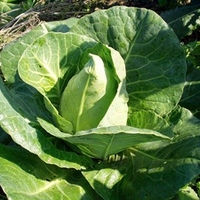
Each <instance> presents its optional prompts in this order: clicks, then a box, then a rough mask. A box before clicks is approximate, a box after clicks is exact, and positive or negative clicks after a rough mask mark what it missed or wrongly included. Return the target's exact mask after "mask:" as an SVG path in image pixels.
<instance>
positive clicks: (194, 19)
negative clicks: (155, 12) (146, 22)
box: [161, 2, 200, 40]
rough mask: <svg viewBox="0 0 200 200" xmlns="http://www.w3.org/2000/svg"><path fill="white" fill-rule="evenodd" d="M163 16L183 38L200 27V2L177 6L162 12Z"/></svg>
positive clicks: (178, 35) (179, 36)
mask: <svg viewBox="0 0 200 200" xmlns="http://www.w3.org/2000/svg"><path fill="white" fill-rule="evenodd" d="M161 17H162V18H163V19H164V20H165V21H166V22H167V23H168V24H169V25H170V26H171V28H172V29H173V30H174V32H175V33H176V35H177V37H178V38H179V39H180V40H181V39H183V38H184V37H185V36H188V35H191V34H192V32H193V31H194V30H196V29H199V28H200V3H199V2H197V3H195V4H192V5H188V6H182V7H177V8H175V9H171V10H168V11H166V12H163V13H161Z"/></svg>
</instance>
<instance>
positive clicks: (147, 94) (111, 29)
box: [70, 6, 186, 116]
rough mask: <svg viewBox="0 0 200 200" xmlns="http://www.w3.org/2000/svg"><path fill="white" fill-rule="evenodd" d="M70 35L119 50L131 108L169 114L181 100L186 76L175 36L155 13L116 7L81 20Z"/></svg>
mask: <svg viewBox="0 0 200 200" xmlns="http://www.w3.org/2000/svg"><path fill="white" fill-rule="evenodd" d="M70 32H74V33H79V34H82V35H87V36H89V37H90V38H94V39H95V40H96V41H100V42H102V43H103V44H107V45H108V46H110V47H112V48H114V49H115V50H117V51H118V52H119V53H120V54H121V55H122V57H123V59H124V61H125V64H126V72H127V77H126V78H127V79H126V80H127V85H126V87H127V91H128V93H129V108H130V109H131V110H133V111H135V110H141V109H145V110H153V111H154V112H155V113H157V114H159V115H160V116H164V115H166V114H168V113H169V112H170V111H171V110H172V109H173V108H174V106H175V105H176V104H177V102H178V101H179V100H180V97H181V95H182V90H183V84H184V80H185V73H186V62H185V58H184V52H183V49H182V47H181V45H180V42H179V40H178V39H177V37H176V35H175V33H174V32H173V31H172V30H171V29H170V28H169V26H168V25H167V24H166V23H165V21H164V20H163V19H162V18H161V17H160V16H158V15H157V14H156V13H155V12H153V11H150V10H146V9H138V8H128V7H123V6H120V7H113V8H110V9H108V10H101V11H98V12H95V13H93V14H91V15H87V16H84V17H82V18H81V19H80V20H79V21H78V22H77V23H76V25H75V26H72V28H71V29H70Z"/></svg>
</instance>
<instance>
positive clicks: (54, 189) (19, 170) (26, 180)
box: [0, 144, 101, 200]
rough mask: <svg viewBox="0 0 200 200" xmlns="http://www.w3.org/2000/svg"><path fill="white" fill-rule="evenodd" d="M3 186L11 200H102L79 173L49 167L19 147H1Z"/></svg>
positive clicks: (0, 173) (0, 170)
mask: <svg viewBox="0 0 200 200" xmlns="http://www.w3.org/2000/svg"><path fill="white" fill-rule="evenodd" d="M0 152H1V154H0V165H1V168H0V185H1V187H2V188H3V190H4V192H5V193H6V194H7V197H8V199H13V200H22V199H33V200H40V199H48V200H54V199H66V200H72V199H73V200H79V199H82V198H86V199H88V200H93V199H101V198H100V197H99V196H98V195H97V194H96V193H95V191H93V189H91V187H90V185H89V184H88V183H87V181H86V180H85V179H84V177H82V175H81V173H80V172H79V171H75V170H73V169H62V168H59V167H57V166H55V165H48V164H46V163H44V162H43V161H41V160H40V159H39V158H38V157H37V156H36V155H33V154H31V153H29V152H28V151H25V150H24V149H21V148H19V147H8V146H7V147H6V146H3V145H2V144H0Z"/></svg>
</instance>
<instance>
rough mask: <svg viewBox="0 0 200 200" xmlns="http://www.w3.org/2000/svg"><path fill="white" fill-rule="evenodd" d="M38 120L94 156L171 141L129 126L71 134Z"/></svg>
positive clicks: (104, 156) (81, 150)
mask: <svg viewBox="0 0 200 200" xmlns="http://www.w3.org/2000/svg"><path fill="white" fill-rule="evenodd" d="M38 121H39V123H40V124H41V126H42V127H43V128H44V129H45V130H46V131H47V132H48V133H50V134H51V135H53V136H55V137H58V138H60V139H62V140H65V141H67V142H69V143H71V144H73V145H74V146H75V147H77V148H78V152H79V151H80V152H81V153H83V154H85V155H87V156H89V157H92V158H100V159H106V158H107V157H108V156H109V155H112V154H116V153H119V152H121V151H123V150H125V149H126V148H128V147H132V146H137V145H140V144H143V143H148V144H149V143H150V142H152V145H154V147H156V148H157V145H158V146H159V145H160V144H161V145H166V144H168V143H169V142H170V138H169V137H167V136H164V135H162V134H160V133H158V132H155V131H151V130H147V129H137V128H133V127H128V126H110V127H101V128H95V129H90V130H86V131H79V132H77V133H76V134H75V135H73V136H71V135H70V134H66V133H63V132H61V131H59V129H57V128H56V127H54V126H53V125H52V124H50V123H48V122H47V121H44V120H42V119H38ZM157 142H158V143H157ZM154 143H155V144H154ZM72 147H73V146H72ZM75 149H76V148H75ZM76 150H77V149H76Z"/></svg>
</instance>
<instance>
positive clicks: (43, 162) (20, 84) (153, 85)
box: [0, 7, 200, 200]
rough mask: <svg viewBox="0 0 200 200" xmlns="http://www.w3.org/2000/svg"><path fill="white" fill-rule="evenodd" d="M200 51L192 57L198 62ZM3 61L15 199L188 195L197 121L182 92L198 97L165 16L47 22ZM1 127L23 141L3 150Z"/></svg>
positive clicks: (3, 118) (199, 139) (131, 12)
mask: <svg viewBox="0 0 200 200" xmlns="http://www.w3.org/2000/svg"><path fill="white" fill-rule="evenodd" d="M198 48H199V44H198V43H196V44H195V45H194V46H193V47H192V50H190V51H189V53H188V54H187V62H189V60H191V61H192V64H193V67H194V66H196V63H198V61H197V60H198V59H197V60H196V58H197V57H198V56H199V54H198V53H196V52H198ZM187 49H189V47H188V48H187ZM13 55H15V56H13ZM0 61H1V69H2V72H3V75H4V78H5V80H4V81H3V80H1V81H0V88H1V90H0V105H1V110H0V125H1V128H2V130H1V133H2V140H0V141H1V144H0V152H1V153H0V164H1V165H2V166H3V167H2V168H1V170H0V184H1V186H2V188H3V190H4V191H5V193H6V195H7V197H8V198H12V199H14V200H15V199H16V200H17V199H20V200H21V199H27V198H31V199H70V200H71V199H72V200H74V199H105V200H110V199H115V200H116V199H127V200H129V199H136V200H141V199H142V200H146V199H150V200H157V199H158V200H162V199H163V200H164V199H172V198H176V197H177V196H178V198H179V199H184V198H190V197H186V196H187V195H186V193H185V191H186V190H189V189H190V191H192V190H191V188H190V183H191V182H192V181H193V180H194V179H195V178H197V177H198V175H199V174H200V168H199V166H200V154H199V151H200V121H199V119H198V118H196V117H195V116H194V115H193V114H192V112H191V111H190V110H189V109H190V108H189V107H188V108H189V109H187V108H184V107H187V106H186V104H187V103H185V102H186V101H185V99H187V98H184V94H185V95H186V96H187V97H188V96H191V98H192V96H193V95H194V96H195V95H196V96H195V97H194V98H192V100H193V101H194V104H195V105H198V102H199V94H198V93H193V91H192V90H191V91H190V92H191V93H189V94H188V93H187V91H186V87H185V85H186V83H187V79H188V77H189V76H191V74H190V73H189V72H188V70H187V65H186V59H185V54H184V49H183V48H182V46H181V44H180V42H179V40H178V38H177V36H176V35H175V33H174V32H173V31H172V29H171V28H169V26H168V24H167V23H166V22H165V21H164V20H163V19H162V18H161V17H160V16H159V15H157V14H156V13H154V12H153V11H150V10H146V9H139V8H128V7H113V8H111V9H108V10H101V11H97V12H94V13H92V14H90V15H86V16H84V17H82V18H81V19H70V20H66V21H61V22H53V23H44V24H42V25H40V26H38V27H37V28H35V29H34V30H32V31H31V32H29V33H28V34H26V35H25V36H23V37H22V38H20V39H18V40H17V41H15V42H13V43H10V44H8V45H7V46H6V47H5V48H4V50H3V51H2V52H1V53H0ZM194 63H195V64H194ZM197 69H198V68H197ZM193 75H194V73H193ZM191 77H192V76H191ZM191 79H192V78H191ZM195 87H196V86H195ZM183 91H184V92H183ZM180 99H181V100H180ZM184 103H185V104H184ZM181 106H184V107H181ZM195 109H196V107H195ZM191 110H192V109H191ZM5 133H7V134H8V135H10V136H11V138H12V140H13V141H14V142H15V145H12V146H11V145H9V143H7V145H5V143H6V142H5V141H6V140H5V139H4V138H5ZM18 145H19V146H18ZM16 155H21V156H16ZM5 169H6V170H5ZM7 180H11V183H9V182H8V181H7ZM19 180H23V181H19ZM25 184H26V185H25ZM197 192H198V191H195V192H194V193H193V194H191V195H192V197H191V198H193V197H195V198H196V196H197V195H198V194H197Z"/></svg>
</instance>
